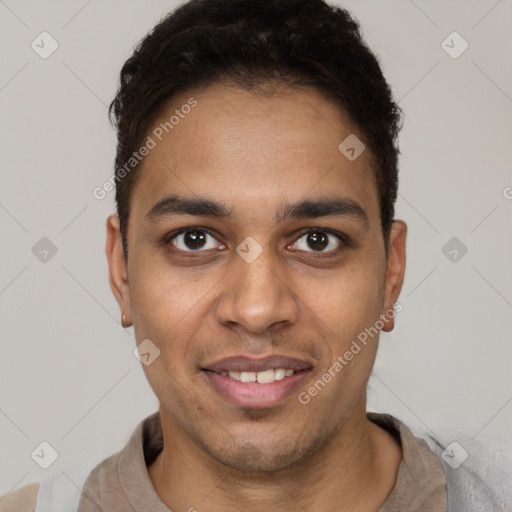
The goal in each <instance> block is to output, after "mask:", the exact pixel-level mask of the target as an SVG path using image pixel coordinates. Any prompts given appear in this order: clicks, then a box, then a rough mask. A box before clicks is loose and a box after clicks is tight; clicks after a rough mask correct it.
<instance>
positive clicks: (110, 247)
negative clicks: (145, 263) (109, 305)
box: [105, 215, 132, 327]
mask: <svg viewBox="0 0 512 512" xmlns="http://www.w3.org/2000/svg"><path fill="white" fill-rule="evenodd" d="M105 252H106V254H107V260H108V280H109V283H110V289H111V290H112V293H113V294H114V297H115V298H116V300H117V303H118V304H119V307H120V308H121V314H124V315H125V317H126V323H125V327H128V326H129V325H131V323H132V320H131V318H132V314H131V308H130V287H129V284H128V268H127V264H126V260H125V259H124V255H123V242H122V236H121V227H120V222H119V217H118V216H117V215H110V216H109V217H108V218H107V243H106V245H105Z"/></svg>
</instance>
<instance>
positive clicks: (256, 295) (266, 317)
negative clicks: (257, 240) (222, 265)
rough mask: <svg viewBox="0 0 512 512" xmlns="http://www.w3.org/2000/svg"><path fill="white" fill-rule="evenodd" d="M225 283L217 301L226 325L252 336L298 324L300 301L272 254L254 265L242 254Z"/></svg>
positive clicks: (265, 253)
mask: <svg viewBox="0 0 512 512" xmlns="http://www.w3.org/2000/svg"><path fill="white" fill-rule="evenodd" d="M234 260H235V261H234V262H233V263H232V265H233V267H232V268H231V271H230V272H228V274H227V275H226V278H225V279H224V280H223V281H222V286H223V288H221V290H220V296H219V300H218V301H217V311H216V314H217V320H218V322H219V323H220V324H222V325H225V326H231V327H233V326H241V327H243V328H244V329H245V330H246V331H250V332H251V333H256V334H262V333H265V332H266V331H269V330H272V329H275V328H277V326H279V327H282V326H284V325H291V324H294V323H296V322H297V318H298V314H299V310H298V302H297V299H296V297H295V295H294V294H293V291H292V289H291V283H288V282H287V278H286V276H287V272H286V271H283V269H282V268H281V265H282V262H279V261H276V260H277V258H274V257H273V255H271V254H269V251H268V250H267V251H263V253H262V254H261V255H260V256H259V257H258V258H257V259H256V260H255V261H253V262H252V263H247V262H246V261H244V260H243V259H242V258H240V257H239V256H238V255H235V256H234Z"/></svg>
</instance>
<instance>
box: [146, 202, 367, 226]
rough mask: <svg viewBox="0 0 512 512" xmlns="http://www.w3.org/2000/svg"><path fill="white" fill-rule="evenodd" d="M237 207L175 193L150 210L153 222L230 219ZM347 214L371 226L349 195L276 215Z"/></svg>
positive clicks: (279, 217)
mask: <svg viewBox="0 0 512 512" xmlns="http://www.w3.org/2000/svg"><path fill="white" fill-rule="evenodd" d="M232 213H233V210H232V209H229V208H227V207H226V206H225V205H223V204H222V203H220V202H217V201H213V200H211V199H207V198H203V197H193V198H186V197H180V196H178V195H177V194H171V195H169V196H166V197H164V198H162V199H160V200H159V201H158V202H157V203H155V204H154V205H153V206H152V207H151V209H150V210H149V211H148V212H147V213H146V216H145V218H146V219H147V220H149V221H151V222H156V221H158V220H160V219H163V218H167V217H170V216H173V215H195V216H206V217H216V218H220V219H227V218H230V217H231V216H232ZM331 216H345V217H352V218H354V219H356V220H359V221H362V222H363V223H364V224H365V226H366V227H367V228H368V226H369V220H368V215H367V214H366V212H365V211H364V209H363V208H362V207H361V206H360V205H359V204H358V203H357V202H356V201H354V200H353V199H350V198H346V197H327V198H325V199H322V198H320V199H315V200H311V199H307V200H303V201H300V202H298V203H294V204H285V205H283V206H282V208H281V209H280V211H279V212H278V214H277V215H276V223H278V222H283V221H284V220H287V219H307V218H309V219H314V218H317V217H331Z"/></svg>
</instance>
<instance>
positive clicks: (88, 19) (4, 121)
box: [0, 0, 512, 494]
mask: <svg viewBox="0 0 512 512" xmlns="http://www.w3.org/2000/svg"><path fill="white" fill-rule="evenodd" d="M176 5H177V4H176V3H175V2H172V1H157V0H153V1H150V2H147V1H145V2H144V1H140V0H139V1H133V0H130V1H127V0H122V1H121V0H118V1H113V0H106V1H105V0H102V1H100V0H90V1H83V0H80V1H74V0H73V1H66V2H64V1H49V0H46V1H43V0H37V1H36V0H32V1H26V0H25V1H24V0H19V1H14V0H5V1H0V41H1V45H0V55H1V62H2V65H1V68H0V109H1V116H0V123H1V134H0V135H1V155H0V157H1V160H0V162H1V174H0V176H1V186H0V229H1V233H2V245H1V247H2V251H1V265H0V340H1V341H0V343H1V351H0V433H1V435H0V494H2V493H5V492H7V491H9V490H11V489H13V488H15V487H20V486H22V485H25V484H27V483H29V482H32V481H40V480H41V479H43V478H45V477H47V476H49V475H51V474H54V473H57V472H59V471H61V470H62V469H63V468H65V467H68V466H73V465H76V464H80V463H83V462H84V461H86V460H92V461H97V462H99V461H100V460H102V459H103V458H105V457H107V456H108V455H110V454H112V453H114V452H116V451H118V450H120V449H121V448H122V447H123V446H124V445H125V444H126V442H127V440H128V438H129V436H130V434H131V432H132V431H133V429H134V428H135V426H136V425H137V424H138V423H139V422H140V421H141V420H142V419H143V418H144V417H146V416H147V415H149V414H150V413H152V412H154V411H155V410H156V409H157V401H156V399H155V397H154V396H153V394H152V391H151V389H150V388H149V385H148V384H147V382H146V379H145V377H144V374H143V372H142V369H141V367H140V363H139V361H138V360H137V359H136V358H135V357H134V355H133V349H134V348H135V340H134V337H133V330H132V329H131V328H130V329H128V330H127V331H125V330H123V329H122V328H121V326H120V312H119V309H118V305H117V303H116V302H115V300H114V297H113V295H112V293H111V291H110V288H109V285H108V277H107V261H106V257H105V253H104V245H105V219H106V217H107V216H108V215H109V214H110V213H113V212H114V194H113V193H110V194H108V196H107V197H106V198H105V199H104V200H101V201H100V200H97V199H95V198H94V197H93V194H92V191H93V189H94V188H95V187H96V186H98V185H101V184H102V183H104V181H105V180H106V179H107V178H108V177H109V176H110V175H111V174H112V171H113V159H114V151H115V143H116V139H115V133H114V131H113V129H112V128H111V126H110V124H109V121H108V117H107V105H108V104H109V103H110V101H111V100H112V98H113V96H114V94H115V90H116V87H117V79H118V74H119V71H120V68H121V66H122V64H123V62H124V61H125V60H126V58H127V57H128V56H129V55H130V53H131V50H132V48H133V46H134V45H135V44H136V43H137V42H138V41H139V39H140V38H141V37H142V36H143V35H144V34H145V33H146V32H147V31H148V30H149V29H150V28H151V27H152V26H153V25H154V24H155V23H156V22H157V21H158V20H159V19H160V17H161V16H163V15H164V14H165V13H167V12H168V11H169V10H171V9H172V8H173V7H175V6H176ZM342 5H343V6H345V7H347V8H348V9H349V10H350V11H351V12H352V13H353V14H354V15H355V16H356V18H357V19H358V20H359V21H360V23H361V26H362V29H363V33H364V36H365V38H366V40H367V41H368V43H369V45H370V47H371V48H372V49H373V50H374V52H375V53H376V54H377V56H378V58H379V60H380V62H381V65H382V68H383V70H384V74H385V76H386V78H387V79H388V81H389V82H390V84H391V85H392V89H393V92H394V95H395V97H396V99H397V100H399V104H400V106H401V107H402V109H403V110H404V114H405V123H404V127H403V131H402V134H401V137H400V144H401V151H402V155H401V161H400V195H399V199H398V203H397V217H399V218H402V219H404V220H405V221H406V222H407V224H408V226H409V238H408V246H407V247H408V266H407V272H406V279H405V284H404V287H403V291H402V295H401V298H400V302H401V304H402V305H403V311H402V312H401V313H400V315H399V318H398V324H397V327H396V328H395V330H394V331H393V332H392V333H389V334H385V333H384V334H383V335H382V336H381V341H380V348H379V353H378V357H377V362H376V366H375V369H374V374H373V376H372V378H371V380H370V387H369V393H368V395H369V409H370V410H374V411H380V412H389V413H391V414H393V415H395V416H396V417H398V418H399V419H401V420H402V421H404V422H405V423H406V424H407V425H409V426H410V427H411V428H412V429H413V432H415V433H418V434H421V433H430V434H432V435H436V436H438V437H439V438H440V439H442V440H443V442H444V443H445V444H446V445H447V444H448V443H449V442H450V441H451V440H452V439H457V438H459V437H460V436H461V435H465V436H469V437H473V438H474V439H476V440H478V441H481V442H482V443H485V444H487V445H489V446H499V445H500V443H503V442H507V443H510V432H511V431H512V379H511V366H512V342H511V341H512V340H511V334H510V325H511V320H512V314H511V313H512V286H511V284H512V278H511V272H510V268H511V263H512V229H511V220H512V217H511V212H512V200H511V199H510V198H511V197H512V189H511V188H510V187H512V173H511V166H512V150H511V134H512V66H511V57H510V55H511V43H512V30H511V20H512V3H511V2H510V1H507V0H502V1H495V0H492V1H487V0H479V1H467V0H464V1H462V0H461V1H448V2H434V1H430V2H428V1H425V0H423V1H421V0H416V1H415V2H412V1H407V0H394V1H389V0H387V1H377V0H374V1H364V0H363V1H361V0H357V1H356V0H353V1H346V2H343V3H342ZM42 32H48V33H49V34H50V35H51V37H52V38H53V39H54V40H55V41H56V42H57V43H58V48H57V49H56V51H55V52H54V53H53V54H52V55H51V56H49V57H48V58H46V59H43V58H42V57H41V56H40V55H39V53H37V52H36V51H35V50H34V49H33V48H32V46H31V43H32V42H33V41H34V40H35V41H36V43H37V41H40V36H39V35H40V34H41V33H42ZM453 32H457V34H455V35H454V34H453ZM44 37H48V36H44ZM38 38H39V39H38ZM46 41H49V39H46ZM443 41H445V42H444V43H443ZM466 44H467V45H468V47H467V49H466V50H465V51H464V52H463V53H461V54H460V55H459V53H460V52H461V51H462V49H463V48H465V46H466ZM40 46H41V44H40ZM46 48H47V49H48V48H49V46H48V45H47V46H46ZM44 237H46V238H47V239H49V241H51V244H50V243H49V242H48V240H43V241H41V239H43V238H44ZM454 237H455V238H456V240H452V239H453V238H454ZM37 244H46V245H45V247H52V248H53V252H55V251H56V252H55V254H53V252H52V250H51V249H50V250H49V253H48V254H47V256H46V257H47V261H41V259H40V257H38V248H39V249H40V247H42V246H41V245H37ZM446 244H448V245H446ZM450 244H451V245H450ZM453 244H455V245H453ZM34 246H35V249H34ZM454 250H455V251H456V259H455V261H454V257H455V253H454V252H453V251H454ZM466 250H467V252H465V251H466ZM43 441H46V442H48V443H50V445H51V446H53V447H54V449H55V450H56V451H57V453H58V458H57V460H56V461H55V462H54V463H53V464H52V465H51V466H50V467H49V468H48V469H46V470H45V469H42V468H40V467H39V466H38V465H37V464H36V462H35V461H34V460H33V458H32V457H31V453H32V452H33V451H34V450H35V449H36V448H37V447H38V446H40V443H41V442H43Z"/></svg>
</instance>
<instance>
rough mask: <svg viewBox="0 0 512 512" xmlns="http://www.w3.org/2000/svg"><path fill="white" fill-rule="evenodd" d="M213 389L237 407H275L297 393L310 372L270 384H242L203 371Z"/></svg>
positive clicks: (296, 374)
mask: <svg viewBox="0 0 512 512" xmlns="http://www.w3.org/2000/svg"><path fill="white" fill-rule="evenodd" d="M203 373H204V375H206V377H207V378H208V381H209V382H210V383H211V384H212V386H213V388H214V389H215V390H216V391H217V392H219V393H220V394H221V395H222V396H224V397H225V398H227V400H228V401H229V402H230V403H232V404H233V405H236V406H237V407H244V408H251V409H256V408H257V409H263V408H267V407H273V406H275V405H277V404H279V403H280V402H282V401H283V400H285V399H286V398H288V397H289V396H291V395H292V394H293V393H294V392H296V391H297V389H298V388H299V386H300V385H301V383H302V381H303V380H304V379H305V378H306V376H307V375H309V373H310V370H302V371H299V372H296V373H294V374H293V375H291V376H290V377H285V378H284V379H282V380H275V381H274V382H270V383H268V384H258V383H257V382H240V381H238V380H235V379H232V378H231V377H228V376H223V375H220V374H218V373H215V372H210V371H203Z"/></svg>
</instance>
